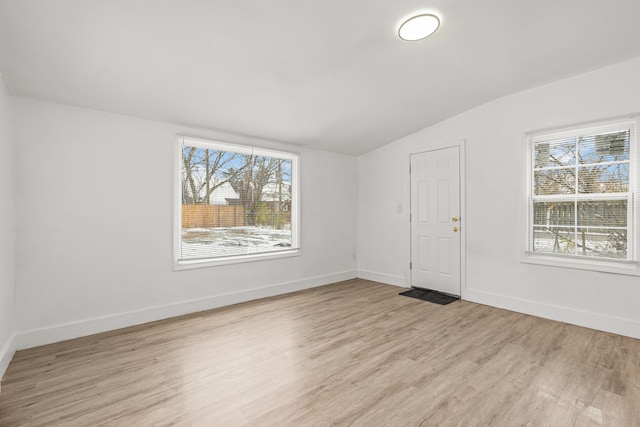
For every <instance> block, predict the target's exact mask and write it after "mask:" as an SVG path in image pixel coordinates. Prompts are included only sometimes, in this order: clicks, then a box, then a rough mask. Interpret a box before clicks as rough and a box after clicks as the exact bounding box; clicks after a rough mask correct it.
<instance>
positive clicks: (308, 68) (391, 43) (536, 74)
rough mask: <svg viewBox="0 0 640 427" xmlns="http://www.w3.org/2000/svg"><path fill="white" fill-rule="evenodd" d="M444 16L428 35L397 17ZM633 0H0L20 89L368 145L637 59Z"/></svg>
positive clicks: (325, 143)
mask: <svg viewBox="0 0 640 427" xmlns="http://www.w3.org/2000/svg"><path fill="white" fill-rule="evenodd" d="M418 12H431V13H436V14H438V15H439V16H440V17H441V20H442V24H441V27H440V29H439V30H438V32H436V33H435V34H434V35H433V36H431V37H429V38H427V39H424V40H421V41H417V42H405V41H402V40H400V39H399V38H398V37H397V26H398V24H399V23H400V22H401V21H402V20H403V19H404V18H407V17H408V16H410V15H412V14H414V13H418ZM639 16H640V1H638V0H616V1H607V2H605V1H601V0H560V1H559V0H537V1H529V0H484V1H477V0H430V1H424V0H422V1H417V0H393V1H387V0H348V1H346V0H306V1H301V0H269V1H265V0H224V1H222V0H209V1H207V0H180V1H178V0H89V1H87V0H56V1H51V0H0V71H1V72H2V74H3V76H4V78H5V81H6V84H7V87H8V89H9V91H10V93H11V94H13V95H17V96H24V97H33V98H38V99H42V100H46V101H52V102H59V103H64V104H71V105H77V106H82V107H87V108H92V109H97V110H103V111H108V112H114V113H122V114H128V115H132V116H137V117H142V118H149V119H154V120H161V121H166V122H171V123H177V124H181V125H188V126H195V127H200V128H207V129H217V130H223V131H227V132H233V133H238V134H244V135H251V136H257V137H262V138H266V139H271V140H277V141H283V142H288V143H292V144H299V145H305V146H311V147H315V148H319V149H324V150H330V151H336V152H342V153H348V154H360V153H364V152H367V151H369V150H371V149H374V148H376V147H378V146H381V145H383V144H386V143H388V142H391V141H393V140H395V139H397V138H399V137H402V136H405V135H408V134H410V133H413V132H415V131H417V130H419V129H422V128H424V127H427V126H429V125H432V124H434V123H437V122H438V121H441V120H443V119H445V118H447V117H450V116H452V115H455V114H457V113H460V112H463V111H465V110H468V109H470V108H473V107H475V106H478V105H480V104H482V103H484V102H487V101H490V100H492V99H495V98H498V97H500V96H504V95H506V94H509V93H513V92H516V91H520V90H523V89H527V88H531V87H535V86H538V85H541V84H544V83H547V82H550V81H554V80H558V79H561V78H564V77H568V76H571V75H575V74H579V73H582V72H585V71H589V70H592V69H596V68H600V67H603V66H606V65H609V64H612V63H616V62H621V61H624V60H627V59H631V58H635V57H638V56H640V43H639V40H640V25H638V23H637V20H638V17H639Z"/></svg>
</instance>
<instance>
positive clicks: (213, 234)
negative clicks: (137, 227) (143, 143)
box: [175, 137, 299, 265]
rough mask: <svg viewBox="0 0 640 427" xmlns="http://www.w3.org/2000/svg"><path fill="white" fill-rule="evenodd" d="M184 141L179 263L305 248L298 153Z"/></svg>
mask: <svg viewBox="0 0 640 427" xmlns="http://www.w3.org/2000/svg"><path fill="white" fill-rule="evenodd" d="M178 145H179V153H178V157H179V183H178V191H177V193H178V197H177V199H178V200H177V209H176V214H177V215H176V225H175V227H176V233H175V240H176V242H175V247H176V248H175V258H176V261H177V263H178V265H181V264H183V265H187V264H194V263H214V264H221V263H226V262H239V261H243V260H254V259H256V258H265V257H269V256H270V255H273V256H278V255H282V256H284V255H286V254H292V253H296V252H297V251H298V249H299V232H298V230H299V224H298V221H299V219H298V215H297V212H298V209H297V206H298V196H297V195H298V156H297V155H295V154H293V153H285V152H278V151H273V150H265V149H259V148H252V147H245V146H238V145H232V144H224V143H218V142H214V141H207V140H201V139H196V138H187V137H180V138H179V144H178Z"/></svg>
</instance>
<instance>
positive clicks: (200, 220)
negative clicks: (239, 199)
mask: <svg viewBox="0 0 640 427" xmlns="http://www.w3.org/2000/svg"><path fill="white" fill-rule="evenodd" d="M242 225H244V208H243V207H242V206H225V205H182V228H207V227H237V226H242Z"/></svg>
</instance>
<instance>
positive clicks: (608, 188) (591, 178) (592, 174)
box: [578, 163, 629, 194]
mask: <svg viewBox="0 0 640 427" xmlns="http://www.w3.org/2000/svg"><path fill="white" fill-rule="evenodd" d="M578 188H579V190H580V193H583V194H584V193H589V194H593V193H625V192H627V191H628V190H629V163H617V164H613V165H592V166H579V167H578Z"/></svg>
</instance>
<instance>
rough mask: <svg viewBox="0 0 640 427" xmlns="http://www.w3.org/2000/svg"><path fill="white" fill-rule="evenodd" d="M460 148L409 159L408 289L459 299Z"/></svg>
mask: <svg viewBox="0 0 640 427" xmlns="http://www.w3.org/2000/svg"><path fill="white" fill-rule="evenodd" d="M460 228H461V227H460V148H459V147H450V148H443V149H440V150H433V151H428V152H425V153H420V154H413V155H411V286H413V287H417V288H426V289H432V290H435V291H440V292H446V293H448V294H453V295H460Z"/></svg>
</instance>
